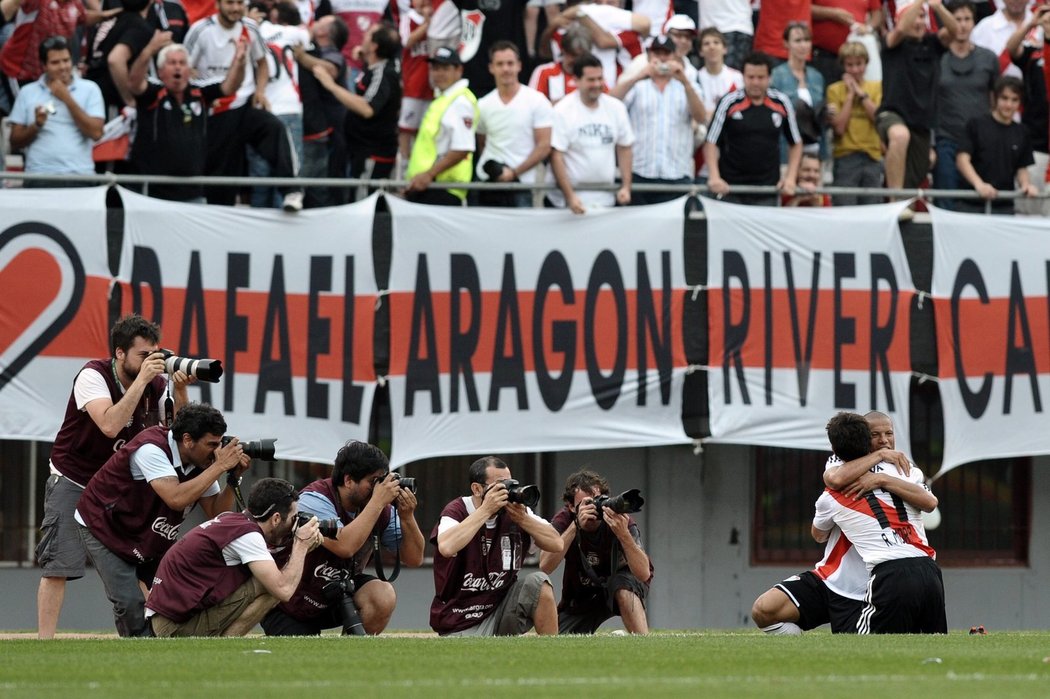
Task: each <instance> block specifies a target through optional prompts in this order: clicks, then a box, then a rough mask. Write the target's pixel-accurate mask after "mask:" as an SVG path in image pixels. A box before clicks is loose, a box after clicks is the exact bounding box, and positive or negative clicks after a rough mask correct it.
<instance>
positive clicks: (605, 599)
mask: <svg viewBox="0 0 1050 699" xmlns="http://www.w3.org/2000/svg"><path fill="white" fill-rule="evenodd" d="M631 493H634V494H635V495H637V491H628V493H624V495H623V496H620V497H619V498H616V500H621V501H622V500H624V499H626V498H627V496H629V495H630V494H631ZM608 495H609V482H608V481H607V480H605V478H603V477H602V476H600V475H598V474H597V473H595V472H594V471H587V470H582V471H577V472H576V473H574V474H572V475H571V476H569V478H568V479H567V480H566V481H565V494H564V496H563V499H564V500H565V507H564V508H563V509H562V510H561V511H560V512H559V513H558V514H556V515H555V516H554V520H553V521H552V522H551V524H553V525H554V528H555V529H556V530H557V531H558V532H559V533H560V534H561V540H562V545H563V549H562V551H560V552H557V551H556V552H552V553H542V554H540V570H542V571H543V572H545V573H548V574H550V573H553V572H554V571H555V569H557V567H558V565H559V564H560V563H561V562H562V560H563V559H564V560H565V570H564V572H563V574H562V592H561V603H560V604H559V605H558V633H587V634H593V633H594V632H595V631H597V630H598V627H599V626H601V625H602V624H603V623H604V622H605V621H606V620H608V619H610V618H612V617H614V616H619V617H620V618H621V619H622V620H623V625H624V628H625V629H626V630H627V631H628V632H629V633H632V634H643V635H644V634H647V633H649V622H648V621H647V619H646V616H645V598H646V596H647V595H648V593H649V584H650V582H652V579H653V562H652V560H650V558H649V556H648V554H646V553H645V550H644V549H643V548H642V544H641V540H642V538H641V535H640V534H639V533H638V525H637V524H636V523H635V521H634V518H632V517H631V516H630V515H629V514H627V512H617V510H619V509H626V510H629V511H635V512H636V511H638V509H640V508H641V505H642V503H643V502H644V501H643V500H642V499H641V497H637V500H628V502H627V503H625V505H626V506H622V505H618V506H613V507H611V506H609V504H610V503H611V500H610V499H609V498H608ZM603 501H604V503H606V504H605V506H602V507H601V512H600V513H599V511H598V508H599V505H600V504H601V503H602V502H603Z"/></svg>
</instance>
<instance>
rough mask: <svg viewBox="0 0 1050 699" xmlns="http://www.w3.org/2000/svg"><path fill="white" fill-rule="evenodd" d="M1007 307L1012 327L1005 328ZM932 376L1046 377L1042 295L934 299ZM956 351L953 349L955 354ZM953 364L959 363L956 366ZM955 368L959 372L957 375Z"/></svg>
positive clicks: (1048, 332)
mask: <svg viewBox="0 0 1050 699" xmlns="http://www.w3.org/2000/svg"><path fill="white" fill-rule="evenodd" d="M1011 308H1012V309H1013V311H1012V313H1013V316H1014V318H1013V328H1012V329H1011V327H1010V315H1011ZM935 310H936V317H937V349H938V358H939V362H938V375H939V376H940V377H941V378H942V379H955V378H957V377H958V376H959V375H960V374H962V375H965V376H970V377H981V376H985V375H987V374H991V375H993V376H1005V375H1006V373H1007V367H1008V366H1010V367H1011V368H1012V370H1011V372H1010V373H1019V372H1027V371H1030V370H1031V367H1033V366H1034V367H1035V372H1036V373H1038V374H1048V373H1050V315H1048V314H1050V306H1048V303H1047V298H1046V297H1045V296H1027V297H1024V296H1017V297H1014V298H1013V300H1011V299H1010V298H1002V297H1000V298H994V299H989V300H988V302H987V303H985V302H983V301H980V300H978V299H973V298H968V299H960V300H959V301H958V302H957V303H955V304H953V303H951V301H950V300H949V299H937V300H936V305H935ZM956 347H959V351H958V354H956V349H955V348H956ZM957 364H961V367H960V366H957ZM960 368H961V371H960Z"/></svg>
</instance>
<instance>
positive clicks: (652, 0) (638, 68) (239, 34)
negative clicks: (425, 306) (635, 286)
mask: <svg viewBox="0 0 1050 699" xmlns="http://www.w3.org/2000/svg"><path fill="white" fill-rule="evenodd" d="M493 5H495V7H493ZM0 16H2V17H3V21H4V24H3V26H2V28H0V42H3V45H2V48H0V70H2V71H3V72H4V74H5V77H6V80H5V81H3V85H2V88H0V110H2V111H3V112H5V113H7V121H8V123H9V125H10V139H9V143H7V144H5V146H6V147H8V148H9V149H12V150H14V151H20V152H21V153H22V154H23V155H24V158H25V160H24V162H25V169H26V171H27V172H29V173H36V174H50V175H67V174H90V173H92V172H95V171H103V170H112V171H116V172H118V173H139V174H153V175H175V176H189V175H223V176H243V175H252V176H273V177H281V178H288V179H293V181H294V178H296V177H297V176H306V177H311V178H317V177H331V178H346V177H349V178H355V179H358V180H362V181H365V182H367V181H369V180H386V179H395V180H404V181H406V182H407V185H406V187H405V190H404V192H403V194H404V195H405V196H406V197H407V198H409V199H410V200H413V201H417V202H422V203H428V204H436V205H453V206H462V205H464V204H470V205H484V206H532V205H533V204H534V203H535V202H534V199H533V196H532V194H531V192H529V191H527V189H526V188H524V187H522V188H518V189H513V190H511V189H505V190H493V191H485V192H483V193H476V192H475V193H469V194H468V190H467V189H459V188H456V187H454V186H452V185H455V184H457V183H467V182H470V181H477V180H480V181H491V182H498V183H524V184H526V185H530V186H534V185H538V184H540V185H543V184H545V185H549V186H552V187H553V189H548V190H547V191H546V192H545V197H544V204H545V205H547V206H551V207H564V208H568V209H571V210H572V211H573V212H575V213H581V214H582V213H584V212H585V211H586V210H587V209H588V208H590V207H604V206H614V205H628V204H645V203H656V202H660V201H666V200H668V199H671V198H673V197H674V196H675V195H677V194H678V193H679V192H674V191H668V192H655V191H649V190H650V188H648V187H647V188H645V189H636V188H635V187H634V185H637V184H646V185H692V184H706V185H707V186H708V188H709V191H710V192H711V193H712V194H714V195H717V196H720V197H724V198H727V199H729V200H734V201H739V202H744V203H752V204H767V205H773V204H783V205H788V206H830V205H832V204H834V205H850V204H858V203H872V202H875V201H881V200H883V198H882V197H876V196H871V195H868V196H859V195H854V194H850V195H845V194H843V195H835V196H834V197H829V196H826V195H817V196H815V195H814V191H815V190H817V189H820V188H822V187H824V186H826V185H833V186H837V187H852V188H865V189H873V188H879V187H886V188H889V189H895V190H900V189H916V188H927V189H929V188H932V189H934V190H937V189H940V190H958V189H972V190H973V191H974V192H976V194H977V195H978V196H979V197H980V198H981V199H984V200H988V201H991V202H992V204H991V209H992V210H993V211H994V212H995V213H1005V214H1008V213H1013V212H1014V210H1015V206H1016V210H1017V211H1018V212H1020V213H1026V214H1043V215H1045V214H1047V213H1048V207H1047V199H1046V198H1043V197H1040V196H1039V195H1040V194H1043V193H1045V191H1046V182H1047V179H1048V178H1047V172H1048V166H1050V154H1048V152H1050V147H1048V140H1050V137H1048V134H1050V125H1048V113H1050V110H1048V106H1047V105H1048V99H1047V80H1046V76H1045V65H1046V62H1045V61H1044V56H1043V53H1044V46H1045V43H1044V41H1045V39H1044V36H1046V32H1048V31H1050V2H1044V0H1035V1H1034V2H1033V1H1032V0H951V1H949V0H926V1H923V0H896V2H894V1H893V0H776V1H775V2H774V1H773V0H766V2H764V3H762V2H759V1H758V0H755V1H754V2H752V1H751V0H700V1H699V2H698V1H697V0H593V1H592V0H582V1H581V0H569V1H568V2H566V3H565V4H561V3H559V2H557V0H527V1H526V0H519V1H516V2H503V3H479V2H477V0H353V2H351V0H320V1H319V2H318V1H316V0H251V1H250V2H248V0H50V2H43V1H42V0H0ZM27 182H32V183H36V184H39V182H40V181H39V180H37V181H27ZM56 182H59V183H61V182H60V181H56ZM67 182H68V180H67ZM54 184H55V182H50V183H45V186H54ZM435 185H438V186H435ZM596 185H597V186H599V187H600V188H599V189H595V188H594V187H595V186H596ZM755 185H758V186H767V187H768V186H776V187H777V188H778V190H779V194H778V195H775V196H770V195H756V194H754V193H752V192H749V191H740V190H741V189H742V188H745V187H748V186H755ZM367 191H368V188H367V187H360V188H358V189H357V190H349V189H346V188H338V187H336V188H330V189H329V188H319V187H308V188H305V189H304V188H303V187H299V186H283V187H280V188H277V189H276V190H275V189H270V188H265V187H254V188H252V189H251V191H250V192H248V191H245V192H240V195H241V201H244V202H246V203H247V202H250V203H251V204H252V205H253V206H260V207H268V206H273V207H281V208H283V209H284V210H285V211H288V212H295V211H298V210H300V209H302V208H303V207H304V206H306V207H317V206H326V205H331V204H339V203H345V202H347V201H350V200H353V199H356V198H359V197H361V196H363V195H365V194H366V193H367ZM1002 192H1018V193H1019V195H1020V198H1019V199H1017V201H1016V203H1015V202H1014V201H1013V200H1011V199H1006V198H1002V197H1000V193H1002ZM148 194H149V195H151V196H156V197H160V198H165V199H173V200H181V201H196V202H203V201H207V202H209V203H222V204H232V203H234V202H235V201H236V200H237V195H238V191H237V190H235V189H233V188H229V187H214V188H211V187H209V188H201V187H198V186H192V185H155V186H150V187H149V189H148ZM936 203H937V204H938V205H940V206H943V207H946V208H953V209H960V210H981V209H983V208H984V206H982V205H981V202H980V201H979V200H977V199H973V198H971V199H966V198H956V199H949V198H946V197H938V198H937V199H936Z"/></svg>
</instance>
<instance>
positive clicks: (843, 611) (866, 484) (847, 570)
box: [751, 411, 931, 635]
mask: <svg viewBox="0 0 1050 699" xmlns="http://www.w3.org/2000/svg"><path fill="white" fill-rule="evenodd" d="M864 419H865V421H867V423H868V427H869V429H870V431H871V440H870V442H869V449H870V451H869V452H868V453H867V454H866V455H864V456H861V457H859V458H857V459H853V460H851V461H849V462H848V463H843V461H842V460H841V459H840V458H839V457H838V456H836V455H835V454H832V455H831V456H830V457H828V460H827V463H825V464H824V483H825V485H827V486H828V487H829V488H832V489H837V490H841V491H843V492H844V493H846V494H847V495H849V496H851V497H858V496H859V495H860V494H862V493H868V492H870V491H872V490H874V489H875V488H886V489H887V490H889V491H890V492H893V493H894V494H896V495H897V496H898V497H900V498H902V499H903V500H904V501H905V502H907V503H909V504H911V505H914V506H915V507H918V508H923V507H926V506H927V505H928V504H929V498H930V497H931V496H930V493H929V491H927V490H925V488H924V486H922V485H916V484H913V483H909V482H908V481H906V480H901V479H899V478H892V477H891V476H889V475H888V474H887V471H888V470H893V469H894V468H896V471H897V472H898V473H899V474H901V475H902V476H904V477H905V478H907V477H909V475H910V473H911V468H912V466H911V462H910V461H909V460H908V457H907V456H906V455H905V454H903V453H901V452H899V451H896V440H895V438H894V434H893V421H892V420H890V417H889V416H888V415H886V414H884V413H880V412H877V411H872V412H870V413H868V414H867V415H865V416H864ZM821 536H822V538H820V539H818V541H820V542H822V543H825V548H824V558H822V559H821V560H820V562H819V563H817V565H816V566H815V567H814V568H813V569H812V570H807V571H805V572H803V573H799V574H798V575H792V576H791V577H790V578H788V579H787V580H784V581H782V582H779V583H777V584H776V585H774V586H773V587H771V588H770V589H769V590H766V591H765V592H764V593H762V595H760V596H759V598H758V599H756V600H755V603H754V605H753V606H752V608H751V618H752V619H754V621H755V624H756V625H757V626H758V627H759V628H760V629H762V630H763V631H765V632H766V633H768V634H773V635H797V634H800V633H802V632H803V631H809V630H810V629H815V628H817V627H818V626H822V625H824V624H829V623H830V624H831V632H832V633H856V632H857V621H858V619H859V618H860V614H861V611H862V610H863V608H864V596H865V594H866V593H867V589H868V569H867V567H866V566H865V565H864V560H863V559H862V558H861V557H860V554H859V553H858V552H857V549H856V548H855V547H854V546H853V544H852V543H850V541H849V539H847V538H846V537H845V536H843V535H842V530H841V529H839V528H838V527H837V526H833V527H832V528H831V529H830V530H829V531H828V532H827V533H826V535H825V534H823V533H822V534H821Z"/></svg>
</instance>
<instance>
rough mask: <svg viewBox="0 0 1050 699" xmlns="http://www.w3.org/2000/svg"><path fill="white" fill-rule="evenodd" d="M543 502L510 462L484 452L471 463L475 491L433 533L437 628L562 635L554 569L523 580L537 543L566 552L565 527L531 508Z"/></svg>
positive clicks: (447, 632) (433, 620)
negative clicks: (559, 529) (550, 573)
mask: <svg viewBox="0 0 1050 699" xmlns="http://www.w3.org/2000/svg"><path fill="white" fill-rule="evenodd" d="M538 501H539V490H538V489H537V488H536V486H522V485H520V484H519V483H518V482H517V481H515V480H513V479H512V478H511V475H510V468H508V467H507V464H506V463H504V462H503V460H502V459H498V458H496V457H495V456H484V457H482V458H480V459H478V460H477V461H475V462H474V463H473V464H471V465H470V495H469V496H467V497H462V498H456V499H455V500H453V501H452V502H450V503H449V504H447V505H445V509H443V510H442V511H441V520H440V521H439V522H438V524H437V526H436V527H434V531H433V532H432V533H431V535H430V540H431V541H432V542H433V543H434V545H435V546H436V547H437V551H436V552H435V554H434V589H435V594H434V601H433V602H432V603H431V605H430V626H431V628H433V629H434V630H435V631H437V632H438V633H439V634H441V635H442V636H520V635H521V634H523V633H525V632H526V631H528V630H529V629H530V628H532V627H535V628H536V633H537V634H539V635H541V636H543V635H551V634H556V633H557V632H558V611H557V605H556V603H555V601H554V588H553V587H551V581H550V578H549V577H547V574H546V573H542V572H535V573H529V574H528V575H526V576H524V577H523V578H522V579H520V580H519V579H518V571H520V570H521V564H522V561H523V560H524V558H525V556H526V555H527V554H528V553H529V550H530V548H531V547H532V544H533V542H535V544H536V545H537V546H538V547H539V548H540V549H542V550H543V551H550V552H558V551H561V547H562V543H561V537H559V536H558V532H557V531H555V530H554V527H552V526H551V525H550V523H549V522H547V520H545V519H543V518H542V517H540V516H538V515H536V514H534V513H533V511H532V509H531V508H532V507H534V506H535V505H536V503H537V502H538Z"/></svg>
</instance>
